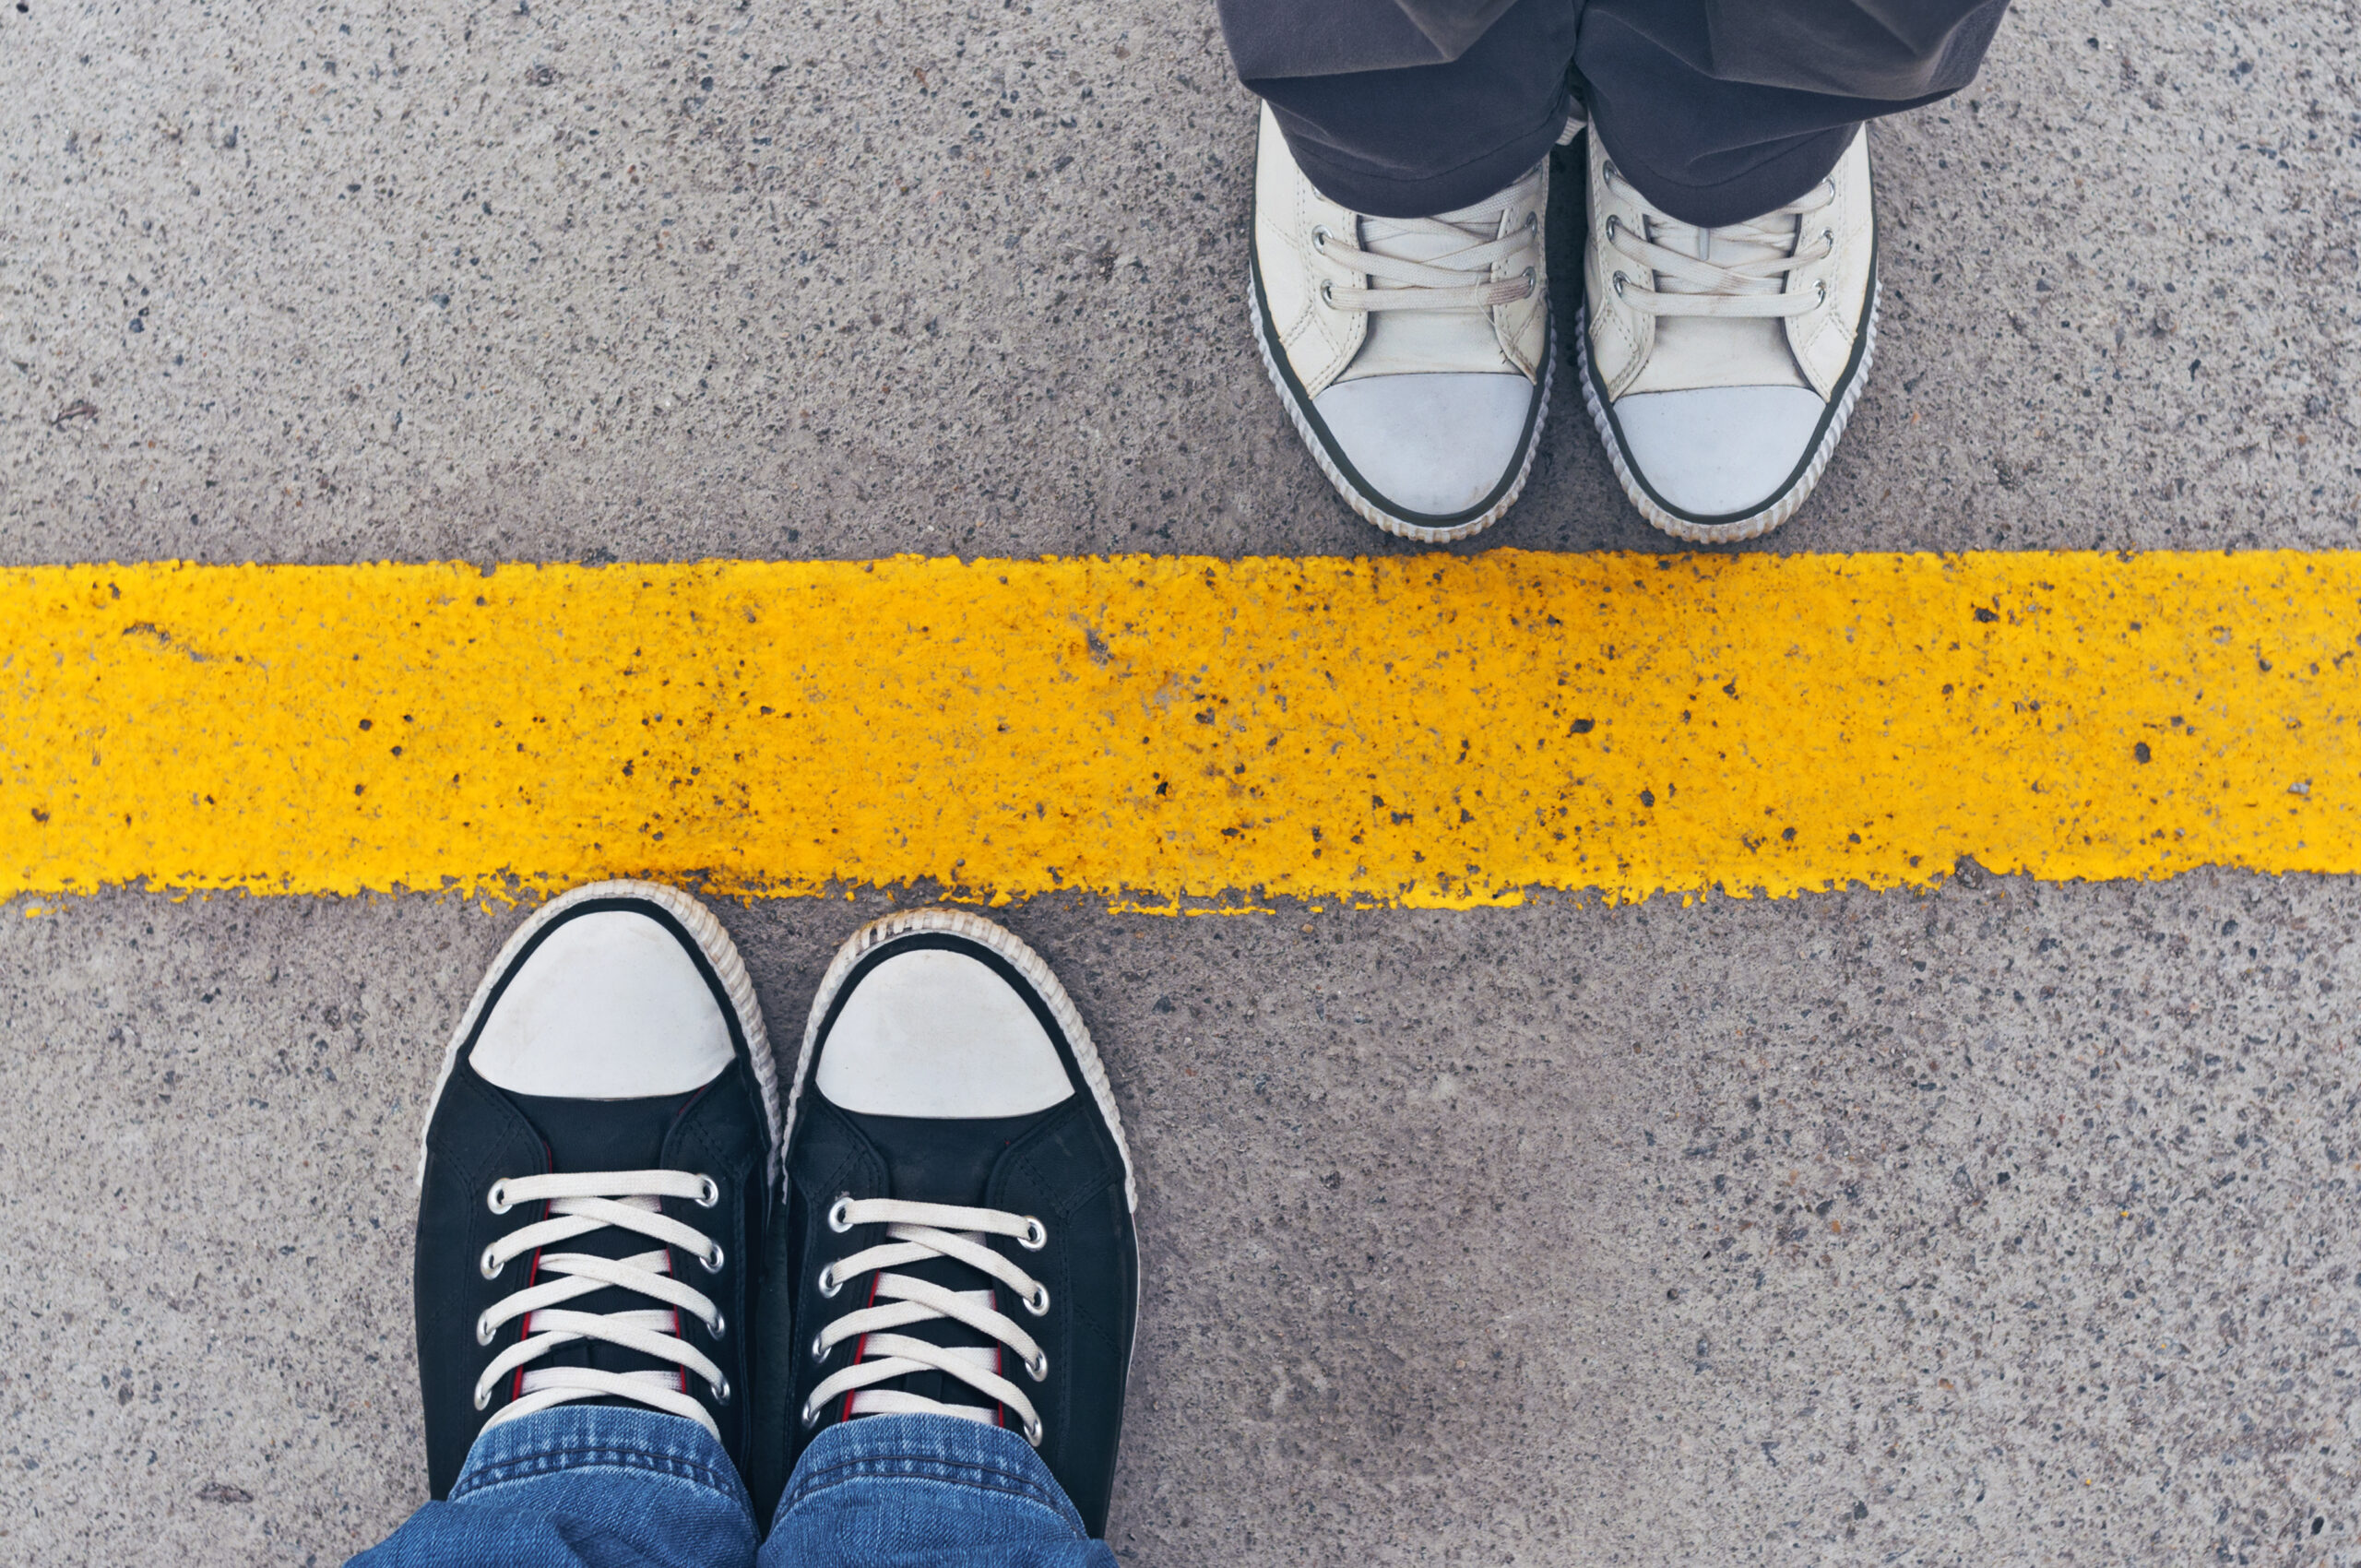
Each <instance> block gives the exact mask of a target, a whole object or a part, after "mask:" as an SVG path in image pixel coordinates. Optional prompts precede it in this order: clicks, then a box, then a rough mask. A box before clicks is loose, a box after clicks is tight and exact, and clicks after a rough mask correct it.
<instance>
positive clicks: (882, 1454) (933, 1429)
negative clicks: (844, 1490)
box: [469, 1416, 1089, 1538]
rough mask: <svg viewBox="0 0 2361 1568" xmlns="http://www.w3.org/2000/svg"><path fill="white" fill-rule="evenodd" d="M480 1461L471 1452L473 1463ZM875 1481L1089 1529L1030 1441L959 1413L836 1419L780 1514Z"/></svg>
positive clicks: (807, 1453)
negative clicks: (970, 1492) (1019, 1506)
mask: <svg viewBox="0 0 2361 1568" xmlns="http://www.w3.org/2000/svg"><path fill="white" fill-rule="evenodd" d="M698 1435H700V1436H703V1435H704V1434H703V1433H702V1432H700V1433H699V1434H698ZM474 1462H475V1461H474V1458H473V1456H472V1455H470V1457H469V1464H470V1465H472V1464H473V1463H474ZM876 1479H913V1480H928V1481H943V1482H947V1483H949V1484H950V1485H953V1486H964V1487H972V1488H974V1489H975V1490H976V1491H989V1492H997V1493H999V1494H1001V1495H1003V1496H1006V1497H1016V1498H1022V1499H1024V1500H1025V1501H1026V1502H1028V1503H1038V1504H1039V1505H1040V1506H1042V1507H1044V1508H1047V1509H1049V1510H1050V1512H1052V1513H1054V1514H1055V1515H1058V1517H1059V1518H1061V1519H1062V1520H1064V1521H1065V1522H1066V1523H1067V1524H1068V1525H1070V1526H1073V1527H1074V1534H1075V1535H1076V1536H1079V1537H1084V1538H1087V1537H1088V1535H1089V1532H1088V1531H1087V1530H1086V1529H1084V1528H1083V1526H1082V1515H1080V1514H1078V1513H1076V1512H1075V1511H1074V1503H1073V1502H1072V1501H1071V1500H1069V1499H1068V1498H1067V1496H1066V1494H1065V1489H1064V1488H1062V1487H1061V1486H1059V1485H1058V1482H1057V1478H1056V1477H1054V1476H1052V1475H1050V1467H1048V1466H1047V1465H1044V1464H1043V1463H1041V1456H1040V1455H1038V1454H1036V1453H1034V1452H1033V1445H1032V1444H1031V1443H1026V1441H1025V1439H1024V1438H1022V1437H1020V1436H1018V1435H1017V1434H1016V1433H1015V1432H1014V1431H1010V1430H1008V1429H1007V1428H1005V1427H996V1426H987V1425H985V1424H984V1423H983V1422H981V1421H970V1420H962V1419H961V1418H959V1417H957V1416H863V1417H861V1418H860V1419H859V1420H850V1421H839V1422H837V1423H836V1425H834V1426H832V1427H830V1428H828V1429H827V1431H824V1432H822V1433H821V1434H820V1435H819V1436H817V1437H815V1438H813V1440H812V1445H811V1446H810V1447H809V1448H806V1449H805V1450H804V1451H803V1456H802V1457H801V1459H799V1460H797V1461H796V1463H795V1474H794V1475H793V1476H791V1477H789V1479H788V1483H787V1494H786V1495H785V1496H784V1497H782V1498H780V1499H779V1512H780V1513H781V1514H782V1515H784V1514H785V1513H786V1511H787V1510H789V1508H792V1507H794V1506H795V1505H796V1504H797V1503H801V1502H803V1501H804V1500H805V1499H807V1498H811V1497H814V1496H817V1495H818V1494H820V1493H822V1492H825V1491H827V1490H828V1489H829V1488H831V1487H836V1486H842V1485H845V1484H846V1483H848V1482H851V1481H860V1480H876Z"/></svg>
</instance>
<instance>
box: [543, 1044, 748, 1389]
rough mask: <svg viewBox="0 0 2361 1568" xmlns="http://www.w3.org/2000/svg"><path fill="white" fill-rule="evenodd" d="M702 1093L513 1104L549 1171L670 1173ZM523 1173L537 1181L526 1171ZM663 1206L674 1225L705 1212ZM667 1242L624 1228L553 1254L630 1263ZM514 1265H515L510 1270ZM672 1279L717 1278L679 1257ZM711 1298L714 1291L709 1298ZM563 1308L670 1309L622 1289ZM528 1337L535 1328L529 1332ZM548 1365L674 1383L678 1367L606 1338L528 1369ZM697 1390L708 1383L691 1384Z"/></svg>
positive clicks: (580, 1343)
mask: <svg viewBox="0 0 2361 1568" xmlns="http://www.w3.org/2000/svg"><path fill="white" fill-rule="evenodd" d="M701 1092H703V1091H701V1090H696V1089H692V1090H690V1091H688V1092H687V1093H685V1094H677V1095H663V1096H658V1097H654V1098H650V1099H606V1100H599V1099H557V1098H553V1097H548V1096H541V1095H524V1094H510V1095H509V1096H508V1098H509V1099H510V1100H512V1101H513V1102H515V1104H516V1108H517V1109H518V1110H519V1111H523V1112H524V1114H525V1118H526V1120H528V1121H529V1122H530V1123H532V1124H533V1126H534V1127H535V1129H536V1130H538V1131H539V1132H540V1134H541V1138H542V1141H543V1142H545V1143H546V1144H548V1145H549V1150H550V1169H551V1170H552V1171H555V1172H589V1171H597V1170H662V1169H664V1168H665V1164H664V1140H665V1137H666V1136H667V1134H670V1132H671V1130H672V1124H673V1123H675V1122H676V1121H678V1120H679V1118H680V1114H681V1111H682V1108H683V1107H685V1106H686V1105H687V1104H688V1103H689V1101H690V1100H692V1099H695V1098H696V1097H697V1095H698V1094H699V1093H701ZM516 1174H518V1175H530V1174H533V1172H530V1171H519V1172H517V1173H516ZM663 1203H664V1205H665V1206H666V1208H667V1209H668V1210H669V1211H670V1213H671V1216H672V1218H675V1219H679V1220H682V1221H683V1222H685V1223H687V1224H689V1225H692V1226H694V1225H697V1223H698V1220H699V1219H700V1218H702V1217H703V1216H704V1214H705V1212H706V1211H705V1210H703V1209H700V1208H698V1207H697V1206H695V1205H694V1204H690V1203H684V1202H682V1201H680V1200H678V1199H665V1200H663ZM510 1218H515V1219H519V1220H521V1221H523V1222H525V1223H530V1222H532V1221H534V1220H538V1219H542V1218H547V1213H546V1209H545V1207H544V1206H541V1205H538V1204H537V1205H533V1206H531V1212H528V1210H527V1209H526V1208H524V1207H519V1208H517V1209H515V1210H512V1211H511V1212H510ZM663 1245H664V1243H663V1242H661V1241H656V1240H655V1239H653V1238H652V1237H647V1236H643V1235H641V1234H640V1233H639V1232H638V1231H636V1230H625V1229H621V1228H620V1227H617V1226H612V1225H608V1226H602V1227H600V1228H599V1229H596V1230H593V1231H591V1232H590V1233H589V1234H588V1235H587V1236H577V1237H575V1239H573V1240H572V1241H561V1242H559V1243H558V1244H557V1245H556V1246H554V1247H552V1248H550V1249H548V1250H549V1251H551V1252H558V1253H587V1254H588V1255H589V1256H592V1257H601V1258H627V1257H635V1256H636V1255H638V1254H639V1253H651V1252H655V1251H657V1250H658V1249H659V1248H661V1247H663ZM511 1266H512V1267H513V1266H514V1265H511ZM672 1273H673V1277H675V1278H677V1279H680V1280H682V1282H683V1283H685V1284H687V1285H689V1286H691V1287H693V1288H695V1289H703V1288H704V1282H705V1281H706V1280H707V1279H709V1278H711V1276H709V1275H707V1274H706V1272H705V1270H704V1269H703V1268H701V1267H699V1266H698V1265H697V1263H696V1262H695V1260H694V1259H693V1258H690V1257H687V1256H685V1255H683V1254H682V1253H681V1252H680V1251H679V1250H678V1249H673V1251H672ZM553 1277H554V1276H552V1275H549V1274H544V1273H540V1272H538V1271H537V1272H536V1273H535V1274H534V1276H533V1278H532V1281H531V1282H532V1283H534V1284H541V1283H545V1282H546V1281H548V1280H549V1279H551V1278H553ZM707 1293H708V1294H710V1292H707ZM562 1306H563V1310H564V1311H566V1312H577V1313H628V1312H646V1311H648V1310H650V1309H654V1310H658V1311H662V1310H666V1309H665V1307H664V1303H663V1302H661V1301H655V1300H653V1299H651V1298H649V1297H647V1296H643V1295H641V1294H640V1293H639V1292H638V1291H636V1290H626V1289H623V1288H621V1287H620V1286H613V1285H609V1286H602V1287H600V1288H599V1289H596V1290H593V1291H590V1292H588V1293H587V1294H586V1295H581V1296H576V1297H575V1299H574V1300H572V1301H566V1302H564V1303H563V1304H562ZM502 1332H503V1334H504V1336H507V1337H504V1339H503V1340H502V1341H500V1343H503V1344H505V1343H512V1342H513V1336H515V1335H516V1333H518V1332H519V1330H518V1326H517V1324H515V1323H511V1324H508V1325H507V1326H506V1327H505V1328H504V1329H503V1331H502ZM527 1332H529V1330H527ZM541 1367H592V1368H596V1369H597V1370H599V1371H600V1372H663V1373H664V1374H665V1375H666V1376H667V1377H668V1378H672V1377H677V1374H678V1373H679V1371H680V1369H679V1367H678V1366H677V1365H675V1364H674V1363H673V1362H670V1361H665V1360H658V1359H656V1358H655V1357H653V1356H644V1355H641V1354H640V1353H639V1352H637V1351H635V1350H626V1349H624V1348H622V1347H621V1346H616V1345H610V1344H607V1343H605V1342H604V1341H601V1340H587V1339H586V1340H577V1341H575V1343H574V1344H571V1345H561V1346H559V1347H557V1348H554V1349H552V1350H551V1351H549V1352H548V1353H547V1354H545V1355H543V1356H541V1357H540V1358H539V1359H538V1360H535V1361H533V1362H532V1363H531V1365H530V1366H529V1367H528V1368H527V1375H528V1376H529V1375H531V1372H533V1370H535V1369H538V1368H541ZM689 1382H690V1383H691V1384H692V1385H693V1388H692V1391H693V1392H694V1390H695V1389H701V1388H703V1387H704V1386H705V1385H704V1384H703V1383H702V1382H701V1381H699V1380H696V1379H694V1378H693V1379H690V1380H689ZM583 1403H586V1404H613V1405H628V1404H630V1403H632V1401H630V1400H627V1399H620V1398H600V1399H593V1400H585V1401H583Z"/></svg>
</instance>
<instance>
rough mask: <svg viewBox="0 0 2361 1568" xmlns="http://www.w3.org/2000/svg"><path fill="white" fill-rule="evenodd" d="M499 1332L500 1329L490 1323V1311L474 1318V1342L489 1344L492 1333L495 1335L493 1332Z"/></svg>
mask: <svg viewBox="0 0 2361 1568" xmlns="http://www.w3.org/2000/svg"><path fill="white" fill-rule="evenodd" d="M499 1332H500V1330H499V1329H497V1328H495V1327H494V1326H493V1325H492V1314H491V1313H485V1314H484V1315H483V1316H481V1317H480V1318H478V1319H476V1343H477V1344H479V1345H489V1344H491V1343H492V1336H493V1335H495V1334H497V1333H499Z"/></svg>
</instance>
